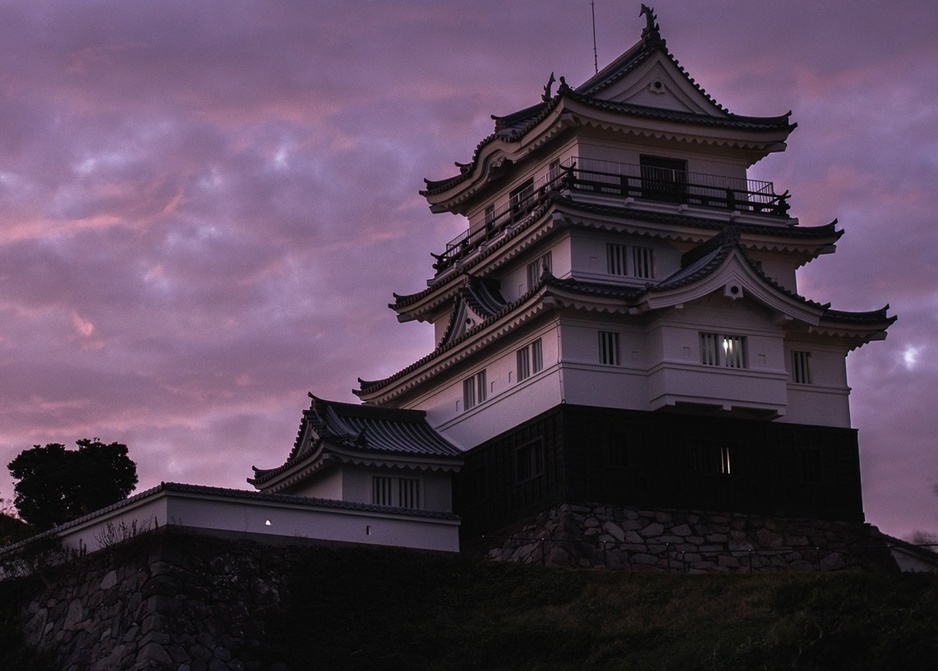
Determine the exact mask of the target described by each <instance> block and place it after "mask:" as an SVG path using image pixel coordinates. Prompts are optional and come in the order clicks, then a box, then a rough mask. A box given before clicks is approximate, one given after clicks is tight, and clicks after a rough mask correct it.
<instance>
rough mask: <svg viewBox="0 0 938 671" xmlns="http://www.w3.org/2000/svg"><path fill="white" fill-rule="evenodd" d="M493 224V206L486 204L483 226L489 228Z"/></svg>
mask: <svg viewBox="0 0 938 671" xmlns="http://www.w3.org/2000/svg"><path fill="white" fill-rule="evenodd" d="M494 224H495V206H494V205H487V206H486V208H485V228H486V229H491V228H492V226H493V225H494Z"/></svg>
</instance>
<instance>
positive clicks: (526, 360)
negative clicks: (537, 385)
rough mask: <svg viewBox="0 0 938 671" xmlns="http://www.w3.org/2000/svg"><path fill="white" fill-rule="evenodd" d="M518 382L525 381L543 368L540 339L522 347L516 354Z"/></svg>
mask: <svg viewBox="0 0 938 671" xmlns="http://www.w3.org/2000/svg"><path fill="white" fill-rule="evenodd" d="M515 355H516V357H515V358H516V360H517V371H518V382H521V381H522V380H526V379H528V378H529V377H531V376H532V375H534V374H535V373H539V372H541V370H542V369H543V368H544V353H543V349H542V347H541V339H540V338H538V339H537V340H535V341H534V342H532V343H531V344H530V345H528V346H526V347H522V348H521V349H519V350H518V351H517V352H516V353H515Z"/></svg>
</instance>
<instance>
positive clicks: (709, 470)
mask: <svg viewBox="0 0 938 671" xmlns="http://www.w3.org/2000/svg"><path fill="white" fill-rule="evenodd" d="M694 472H695V473H701V474H703V475H732V474H733V451H732V449H731V448H729V447H727V446H726V445H697V446H695V447H694Z"/></svg>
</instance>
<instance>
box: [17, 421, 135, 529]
mask: <svg viewBox="0 0 938 671" xmlns="http://www.w3.org/2000/svg"><path fill="white" fill-rule="evenodd" d="M77 445H78V449H77V450H67V449H66V448H65V446H64V445H62V444H60V443H49V444H47V445H45V446H39V445H34V446H33V447H32V448H31V449H28V450H23V451H22V452H20V453H19V454H18V455H17V456H16V458H15V459H14V460H13V461H11V462H10V463H9V465H8V468H9V469H10V475H12V476H13V477H14V478H16V479H17V480H19V482H17V483H16V485H15V486H14V488H13V489H14V492H15V494H16V496H15V498H14V499H13V505H14V506H16V510H17V512H18V513H19V515H20V517H21V518H22V519H23V520H25V521H26V522H29V523H30V524H32V525H33V526H35V527H36V528H38V529H50V528H52V527H54V526H56V525H59V524H64V523H65V522H68V521H70V520H73V519H75V518H77V517H81V516H82V515H86V514H88V513H90V512H92V511H94V510H98V509H99V508H103V507H105V506H108V505H111V504H112V503H117V502H118V501H120V500H122V499H124V498H125V497H126V496H127V495H128V494H129V493H130V492H132V491H133V489H134V487H135V486H136V484H137V465H136V464H135V463H134V462H133V460H131V459H130V457H128V456H127V446H126V445H124V444H123V443H107V444H105V443H102V442H101V441H100V440H99V439H97V438H94V439H91V440H88V439H87V438H85V439H82V440H79V441H77Z"/></svg>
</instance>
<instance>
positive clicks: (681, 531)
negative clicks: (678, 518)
mask: <svg viewBox="0 0 938 671" xmlns="http://www.w3.org/2000/svg"><path fill="white" fill-rule="evenodd" d="M671 533H672V534H674V535H675V536H690V535H691V531H690V527H689V526H688V525H686V524H678V525H677V526H676V527H674V528H672V529H671Z"/></svg>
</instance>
